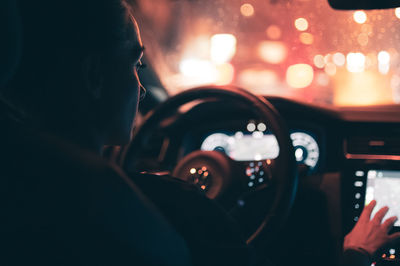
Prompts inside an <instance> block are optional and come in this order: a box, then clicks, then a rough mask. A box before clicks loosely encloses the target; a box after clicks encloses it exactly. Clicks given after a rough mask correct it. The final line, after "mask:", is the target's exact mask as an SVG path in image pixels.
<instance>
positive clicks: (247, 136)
mask: <svg viewBox="0 0 400 266" xmlns="http://www.w3.org/2000/svg"><path fill="white" fill-rule="evenodd" d="M246 129H247V130H244V131H236V132H213V133H211V134H209V135H208V136H207V137H206V138H204V140H203V142H202V144H201V150H204V151H220V152H223V153H225V154H227V155H228V156H229V157H230V158H232V159H233V160H236V161H261V160H268V159H275V158H277V157H278V155H279V145H278V142H277V139H276V137H275V135H273V134H272V133H271V132H269V131H268V130H267V126H266V125H265V124H264V123H254V122H249V123H248V124H247V128H246ZM290 138H291V139H292V142H293V147H294V151H295V157H296V160H297V162H298V163H304V164H306V165H308V166H309V167H310V169H311V170H314V169H316V167H317V166H318V162H319V157H320V147H319V145H318V142H317V140H316V139H315V137H314V136H313V135H312V134H311V133H309V132H305V131H299V130H294V131H292V132H291V134H290Z"/></svg>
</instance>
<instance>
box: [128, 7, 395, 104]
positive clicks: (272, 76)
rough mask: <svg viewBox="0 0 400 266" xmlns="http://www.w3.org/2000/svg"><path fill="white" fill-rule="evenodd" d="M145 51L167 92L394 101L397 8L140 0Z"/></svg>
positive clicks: (315, 100)
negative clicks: (210, 88)
mask: <svg viewBox="0 0 400 266" xmlns="http://www.w3.org/2000/svg"><path fill="white" fill-rule="evenodd" d="M134 10H135V12H136V13H135V15H136V16H137V17H138V20H139V24H141V28H142V35H143V39H144V43H145V46H146V48H147V51H146V53H147V54H148V55H149V57H150V61H151V63H152V65H153V66H154V68H155V70H156V72H157V74H158V75H159V77H160V79H161V81H162V82H163V84H164V86H165V87H166V89H167V90H168V92H169V93H170V94H172V95H173V94H176V93H178V92H180V91H182V90H185V89H188V88H192V87H194V86H199V85H208V84H216V85H236V86H239V87H242V88H245V89H248V90H250V91H252V92H253V93H256V94H262V95H278V96H283V97H287V98H294V99H296V100H299V101H305V102H313V103H317V104H328V105H334V106H361V105H381V104H398V103H400V67H399V66H398V63H399V62H400V61H399V53H398V52H399V51H398V49H400V9H389V10H373V11H337V10H333V9H332V8H331V7H329V5H328V3H327V0H318V1H317V0H296V1H291V0H268V1H267V0H251V1H250V0H248V1H243V0H202V1H195V0H191V1H190V0H180V1H179V0H175V1H172V0H156V1H148V0H139V1H137V3H136V4H135V5H134Z"/></svg>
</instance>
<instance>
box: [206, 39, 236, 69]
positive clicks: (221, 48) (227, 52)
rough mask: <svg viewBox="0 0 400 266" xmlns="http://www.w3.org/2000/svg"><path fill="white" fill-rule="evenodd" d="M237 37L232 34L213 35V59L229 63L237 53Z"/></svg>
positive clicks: (217, 61) (219, 62)
mask: <svg viewBox="0 0 400 266" xmlns="http://www.w3.org/2000/svg"><path fill="white" fill-rule="evenodd" d="M236 42H237V41H236V37H235V36H234V35H232V34H215V35H213V36H212V37H211V60H212V61H213V62H215V63H217V64H222V63H227V62H229V61H230V60H231V59H232V57H233V56H234V55H235V53H236Z"/></svg>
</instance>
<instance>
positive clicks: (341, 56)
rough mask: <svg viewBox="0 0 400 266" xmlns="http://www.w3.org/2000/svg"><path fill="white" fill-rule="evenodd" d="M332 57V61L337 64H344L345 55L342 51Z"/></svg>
mask: <svg viewBox="0 0 400 266" xmlns="http://www.w3.org/2000/svg"><path fill="white" fill-rule="evenodd" d="M332 59H333V63H335V65H337V66H344V65H345V64H346V57H345V56H344V54H342V53H335V54H334V55H333V58H332Z"/></svg>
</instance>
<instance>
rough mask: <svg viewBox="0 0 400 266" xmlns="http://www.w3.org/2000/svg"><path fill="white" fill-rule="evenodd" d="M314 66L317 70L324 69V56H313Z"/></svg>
mask: <svg viewBox="0 0 400 266" xmlns="http://www.w3.org/2000/svg"><path fill="white" fill-rule="evenodd" d="M314 65H315V66H316V67H318V68H324V67H325V60H324V56H323V55H320V54H318V55H316V56H314Z"/></svg>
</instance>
